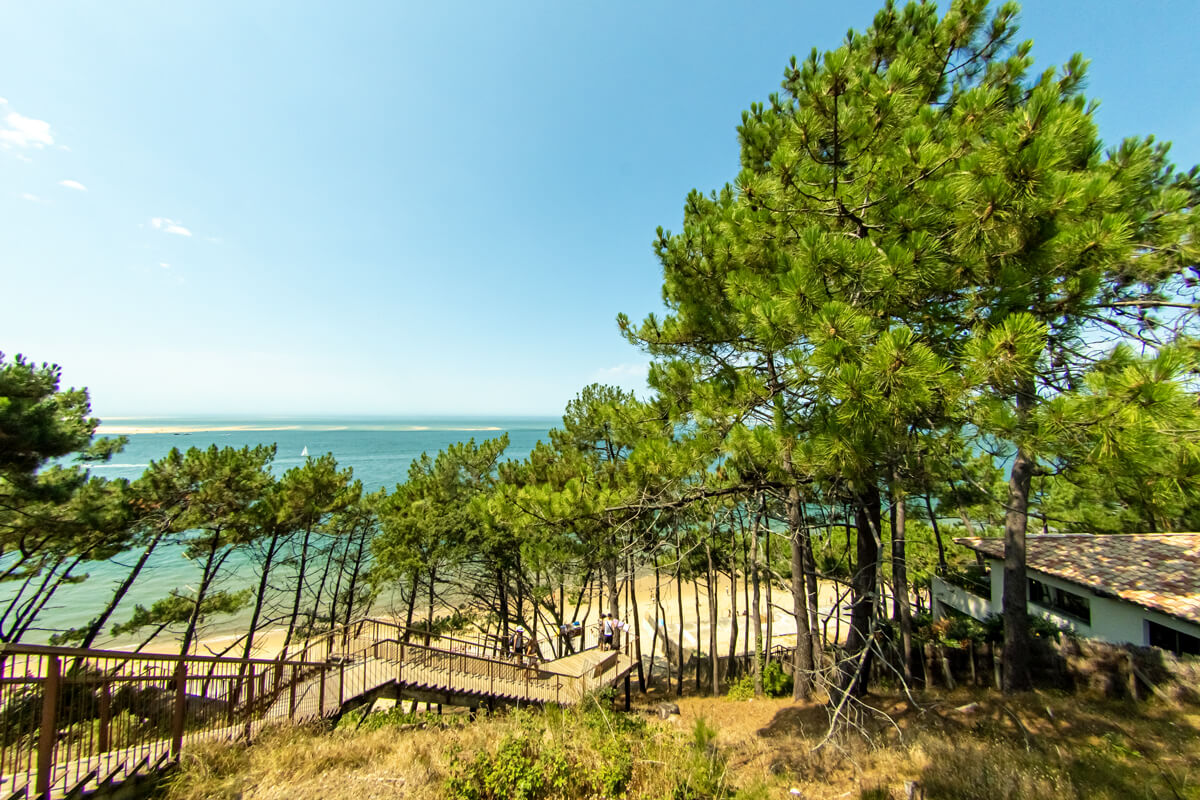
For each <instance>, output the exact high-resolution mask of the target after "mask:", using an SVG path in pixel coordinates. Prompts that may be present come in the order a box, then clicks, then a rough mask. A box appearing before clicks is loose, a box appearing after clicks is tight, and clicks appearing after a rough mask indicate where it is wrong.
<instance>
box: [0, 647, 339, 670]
mask: <svg viewBox="0 0 1200 800" xmlns="http://www.w3.org/2000/svg"><path fill="white" fill-rule="evenodd" d="M7 655H16V656H70V657H72V658H79V657H82V658H104V659H120V660H122V661H162V662H178V661H187V662H196V663H204V664H214V663H217V664H263V665H272V666H273V665H275V664H280V663H282V664H284V665H291V664H295V665H298V666H321V665H322V664H323V663H324V662H322V661H294V660H291V659H289V660H286V661H282V662H281V661H279V660H278V659H274V658H241V657H238V656H202V655H186V656H184V655H180V654H179V653H134V652H130V651H128V650H98V649H95V648H82V647H60V646H58V645H51V644H22V643H20V642H18V643H15V644H0V658H4V657H5V656H7Z"/></svg>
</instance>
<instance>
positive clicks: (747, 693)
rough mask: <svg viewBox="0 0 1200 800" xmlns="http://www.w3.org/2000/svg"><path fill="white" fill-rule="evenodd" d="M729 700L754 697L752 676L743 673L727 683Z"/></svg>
mask: <svg viewBox="0 0 1200 800" xmlns="http://www.w3.org/2000/svg"><path fill="white" fill-rule="evenodd" d="M727 695H728V697H729V699H730V700H750V699H753V697H754V676H753V675H743V676H742V677H740V678H738V679H737V680H736V681H734V682H733V683H731V684H730V685H729V691H728V692H727Z"/></svg>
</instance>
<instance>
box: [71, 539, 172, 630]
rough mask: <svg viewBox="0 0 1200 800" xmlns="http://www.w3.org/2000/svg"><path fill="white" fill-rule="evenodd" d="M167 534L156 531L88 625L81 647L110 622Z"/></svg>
mask: <svg viewBox="0 0 1200 800" xmlns="http://www.w3.org/2000/svg"><path fill="white" fill-rule="evenodd" d="M165 535H166V532H165V531H160V532H159V533H156V534H155V535H154V538H153V539H151V540H150V543H149V544H148V545H146V548H145V549H144V550H143V551H142V554H141V556H139V557H138V560H137V563H136V564H134V565H133V568H132V569H131V570H129V574H128V575H126V576H125V580H123V581H121V585H120V586H118V587H117V589H116V591H115V592H113V596H112V598H111V599H110V600H109V601H108V605H107V606H105V607H104V610H103V611H101V612H100V615H99V616H98V617H96V618H95V619H94V620H92V621H91V623H90V624H89V625H88V629H87V632H86V633H85V634H84V635H83V639H82V640H81V641H80V642H79V647H80V649H83V650H86V649H87V648H89V647H91V646H92V643H93V642H95V641H96V638H97V637H98V636H99V635H100V633H101V632H102V631H103V630H104V626H105V625H107V624H108V620H109V618H110V617H112V615H113V613H114V612H115V611H116V610H117V606H119V605H120V604H121V601H122V600H123V599H125V595H126V594H127V593H128V592H129V588H130V587H131V586H133V582H134V581H135V580H137V577H138V575H140V574H141V573H142V568H143V567H145V566H146V562H147V561H149V560H150V554H151V553H153V552H154V548H156V547H158V543H159V542H161V541H162V538H163V536H165Z"/></svg>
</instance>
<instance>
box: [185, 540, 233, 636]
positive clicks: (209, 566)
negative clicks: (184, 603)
mask: <svg viewBox="0 0 1200 800" xmlns="http://www.w3.org/2000/svg"><path fill="white" fill-rule="evenodd" d="M220 545H221V534H220V531H217V532H216V533H213V534H212V545H211V546H210V547H209V548H208V558H207V559H205V561H204V572H203V574H202V575H201V578H200V586H199V588H197V589H196V605H194V606H193V607H192V613H191V616H190V617H189V618H188V624H187V630H186V631H185V632H184V634H183V641H182V642H180V644H179V655H181V656H186V655H187V654H188V651H189V650H191V648H192V639H194V638H195V636H196V628H198V627H199V625H200V607H201V604H202V603H203V602H204V597H205V595H206V594H208V586H209V584H210V583H212V579H213V576H214V575H215V574H216V567H219V566H220V562H217V560H216V559H217V551H218V550H220ZM221 561H224V559H221ZM214 565H215V566H214Z"/></svg>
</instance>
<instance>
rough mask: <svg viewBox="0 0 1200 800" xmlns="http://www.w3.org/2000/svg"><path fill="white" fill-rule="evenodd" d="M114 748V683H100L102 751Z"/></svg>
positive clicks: (105, 751)
mask: <svg viewBox="0 0 1200 800" xmlns="http://www.w3.org/2000/svg"><path fill="white" fill-rule="evenodd" d="M110 748H112V684H110V683H109V682H108V681H105V682H104V683H102V684H101V685H100V752H101V753H107V752H108V751H109V749H110Z"/></svg>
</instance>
